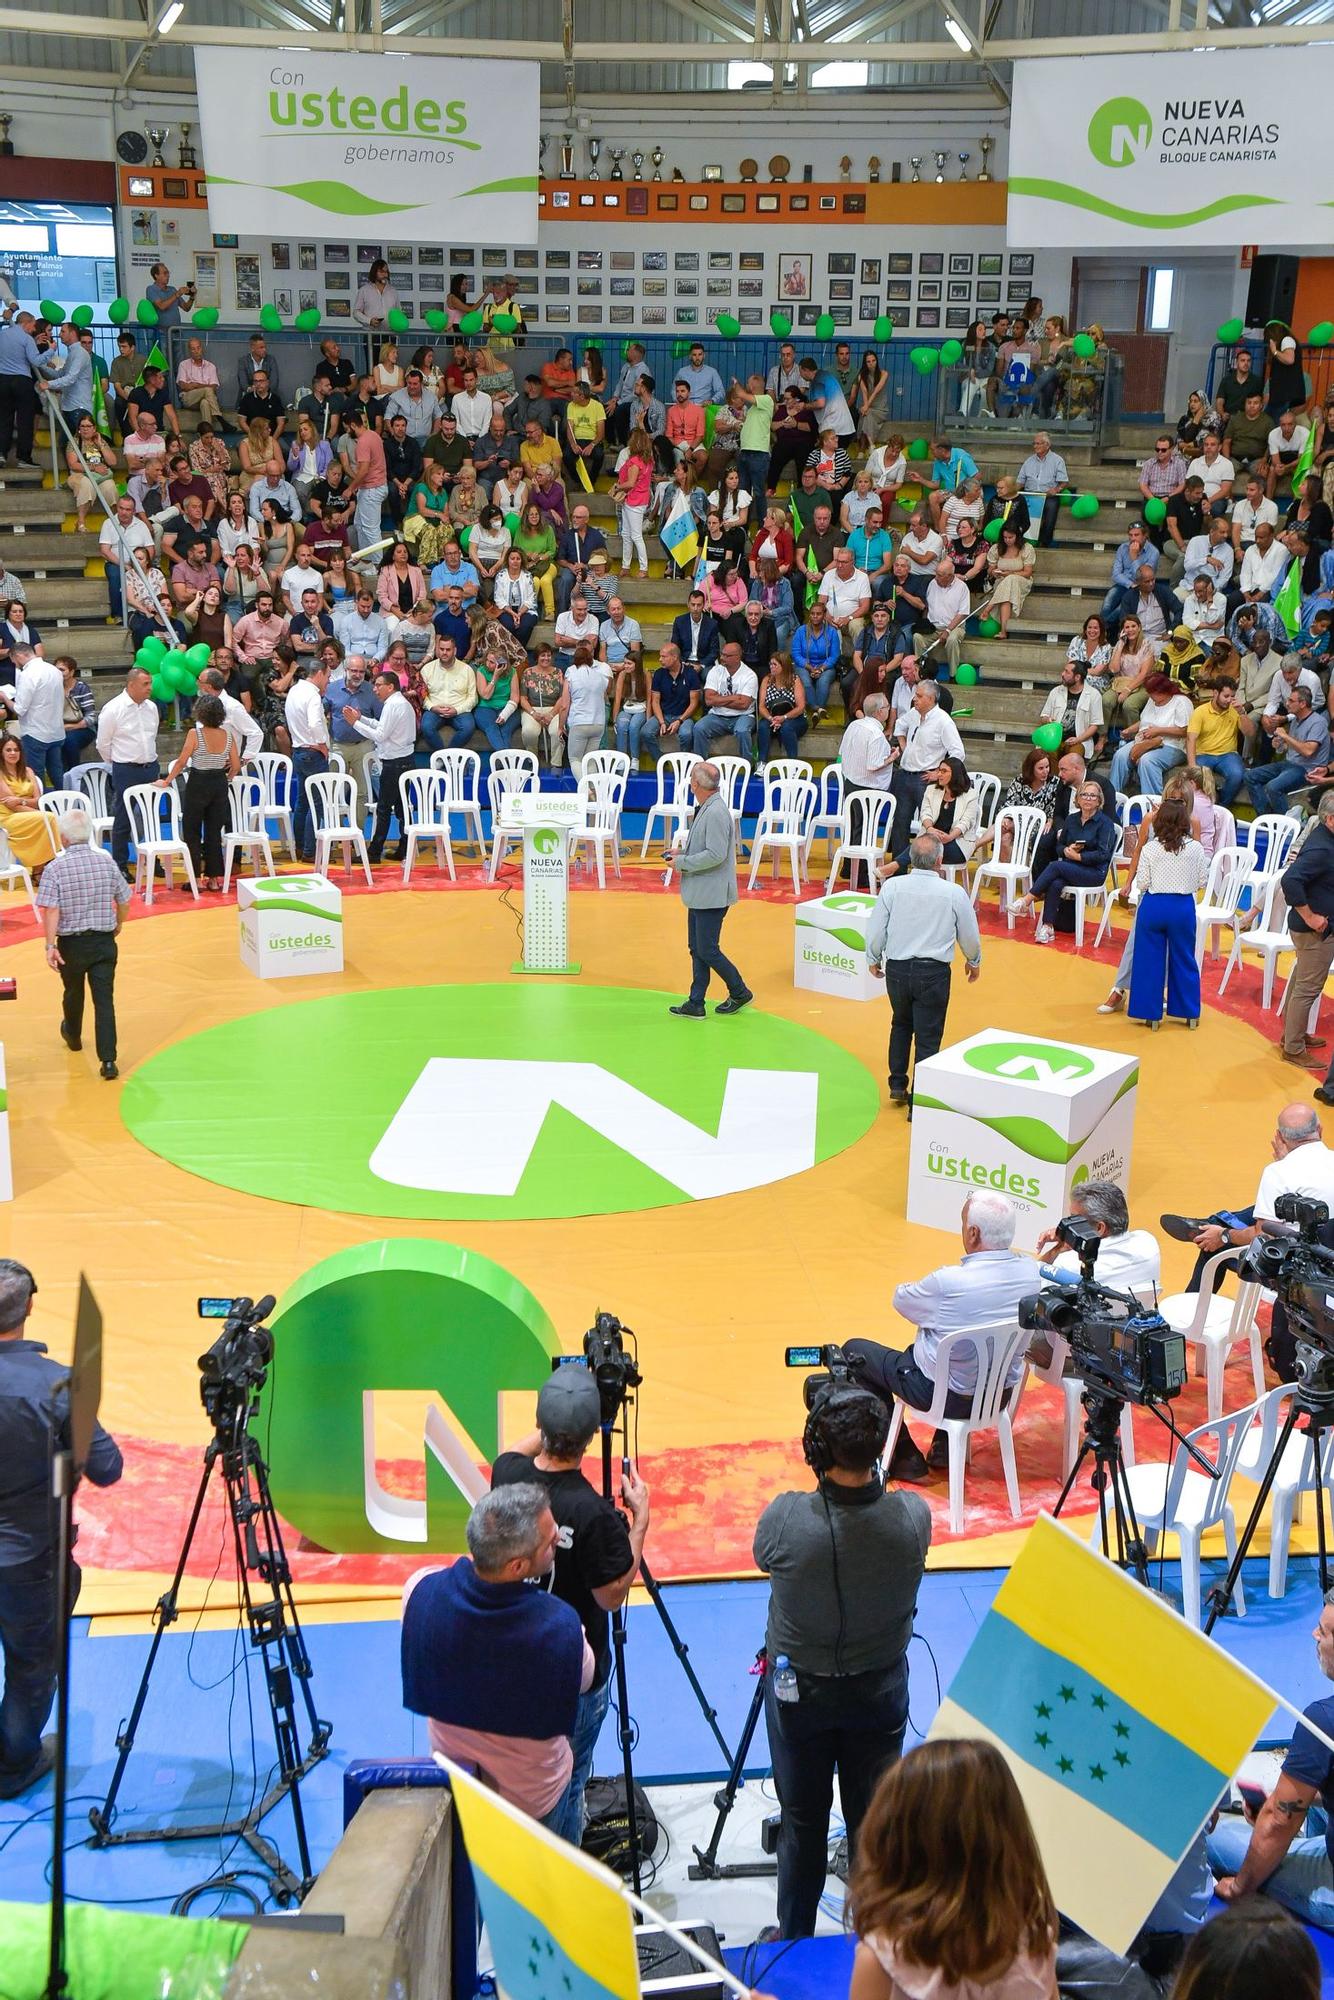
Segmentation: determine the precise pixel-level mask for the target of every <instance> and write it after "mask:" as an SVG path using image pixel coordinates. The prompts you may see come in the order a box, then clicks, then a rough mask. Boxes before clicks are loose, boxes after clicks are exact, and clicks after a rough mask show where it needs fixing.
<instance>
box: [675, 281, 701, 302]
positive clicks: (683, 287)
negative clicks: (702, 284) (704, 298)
mask: <svg viewBox="0 0 1334 2000" xmlns="http://www.w3.org/2000/svg"><path fill="white" fill-rule="evenodd" d="M676 296H677V298H678V299H697V298H698V297H699V279H698V278H678V279H677V281H676Z"/></svg>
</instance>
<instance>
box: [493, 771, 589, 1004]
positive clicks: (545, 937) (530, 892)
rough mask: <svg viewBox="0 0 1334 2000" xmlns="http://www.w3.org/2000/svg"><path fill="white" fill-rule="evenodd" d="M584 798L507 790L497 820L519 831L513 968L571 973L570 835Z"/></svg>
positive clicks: (575, 968)
mask: <svg viewBox="0 0 1334 2000" xmlns="http://www.w3.org/2000/svg"><path fill="white" fill-rule="evenodd" d="M586 811H587V804H586V801H585V800H584V799H583V797H582V796H581V795H580V794H578V793H573V792H571V793H564V794H555V795H547V794H543V793H541V792H510V793H508V794H507V795H506V797H505V800H504V803H503V805H502V807H501V819H500V823H501V826H502V827H503V828H504V829H505V830H506V831H508V832H518V833H522V835H523V957H522V959H521V960H520V961H519V963H518V964H517V965H515V966H512V967H511V970H512V971H514V972H546V973H574V972H578V970H579V967H578V965H576V964H572V963H571V962H570V953H569V922H568V913H569V899H570V835H571V833H572V832H573V830H574V829H575V827H578V826H582V825H583V823H584V816H585V813H586Z"/></svg>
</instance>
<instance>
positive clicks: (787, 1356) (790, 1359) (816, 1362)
mask: <svg viewBox="0 0 1334 2000" xmlns="http://www.w3.org/2000/svg"><path fill="white" fill-rule="evenodd" d="M783 1360H784V1362H785V1363H786V1365H787V1367H789V1368H812V1369H814V1370H815V1371H816V1373H814V1374H813V1375H808V1376H807V1377H806V1380H805V1381H804V1382H803V1383H802V1385H801V1393H802V1397H803V1399H804V1400H805V1404H806V1408H807V1409H808V1410H813V1409H814V1408H815V1399H816V1397H817V1396H819V1395H821V1394H822V1393H823V1391H824V1390H826V1389H834V1388H849V1389H855V1388H856V1387H857V1385H858V1383H859V1382H860V1380H861V1373H862V1370H863V1368H864V1367H865V1366H866V1363H865V1361H864V1360H863V1359H862V1357H861V1355H860V1354H845V1353H844V1352H843V1349H842V1348H841V1347H840V1346H839V1345H838V1344H837V1342H836V1341H828V1342H826V1344H825V1345H824V1346H823V1347H789V1348H788V1349H787V1350H786V1351H785V1353H784V1355H783Z"/></svg>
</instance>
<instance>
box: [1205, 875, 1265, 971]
mask: <svg viewBox="0 0 1334 2000" xmlns="http://www.w3.org/2000/svg"><path fill="white" fill-rule="evenodd" d="M1254 873H1255V856H1254V854H1252V853H1251V851H1250V849H1249V848H1245V847H1220V848H1219V849H1218V852H1217V853H1216V854H1215V855H1214V858H1213V860H1212V861H1211V862H1210V863H1209V874H1208V878H1207V880H1206V881H1205V885H1204V889H1203V892H1202V893H1201V896H1200V900H1199V902H1198V904H1197V905H1196V908H1195V958H1196V962H1197V963H1198V965H1199V967H1200V969H1201V971H1203V969H1204V948H1205V945H1206V944H1207V945H1208V947H1209V953H1210V956H1211V957H1213V958H1217V956H1218V933H1219V931H1220V930H1222V929H1223V927H1224V926H1225V925H1226V926H1227V927H1228V928H1230V929H1231V931H1232V933H1233V936H1234V937H1235V936H1236V928H1237V910H1238V907H1239V905H1240V903H1241V898H1242V893H1243V891H1244V890H1245V889H1246V887H1247V886H1248V884H1249V883H1250V881H1251V879H1252V877H1253V875H1254Z"/></svg>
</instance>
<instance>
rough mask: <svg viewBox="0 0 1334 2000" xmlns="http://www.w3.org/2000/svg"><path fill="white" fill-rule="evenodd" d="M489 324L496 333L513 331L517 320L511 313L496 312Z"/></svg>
mask: <svg viewBox="0 0 1334 2000" xmlns="http://www.w3.org/2000/svg"><path fill="white" fill-rule="evenodd" d="M491 324H492V326H493V327H494V328H495V330H496V332H497V333H513V331H514V329H515V327H516V326H517V325H518V324H519V322H518V320H517V319H515V317H514V314H513V313H496V314H495V315H494V316H493V317H492V320H491Z"/></svg>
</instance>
